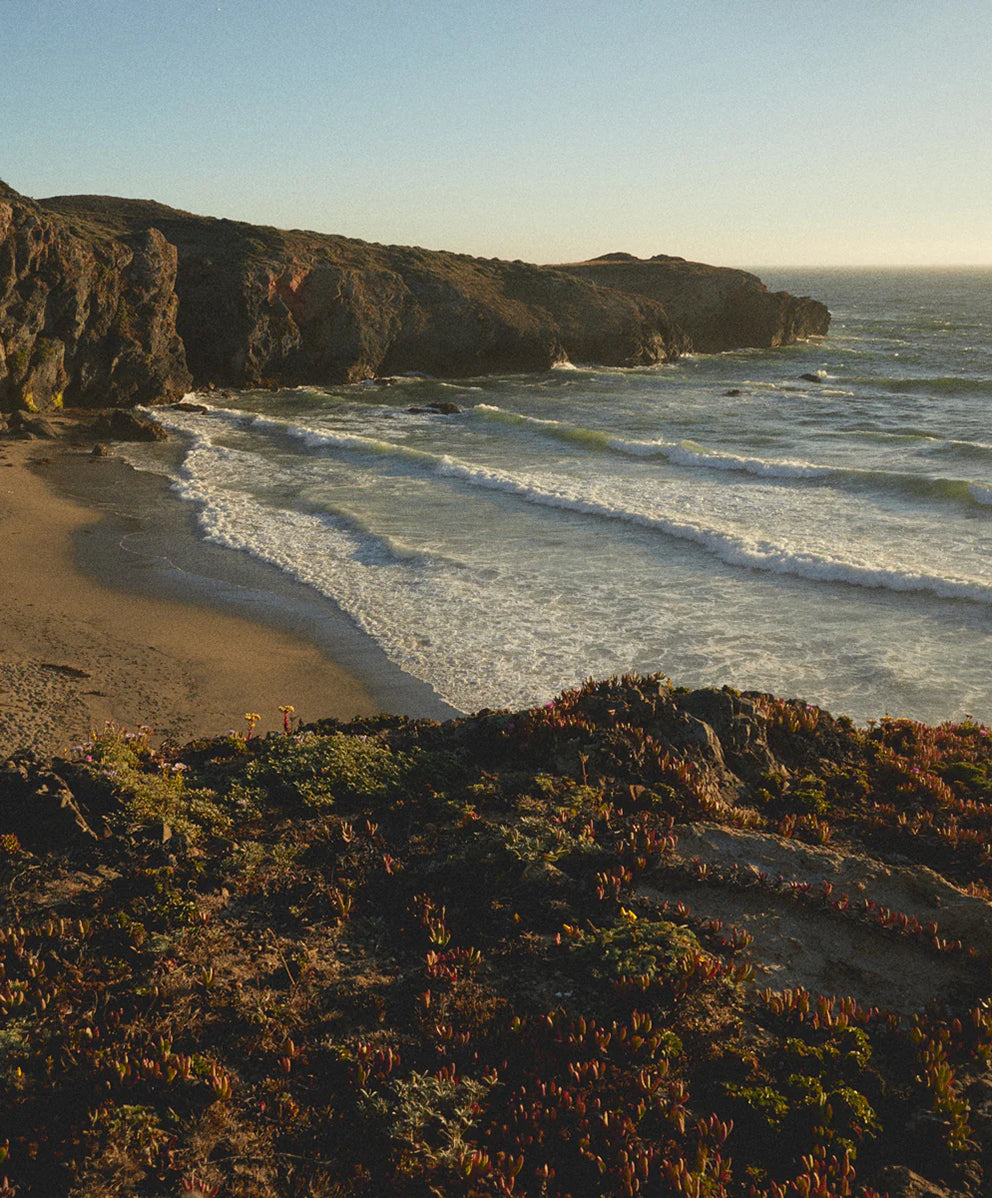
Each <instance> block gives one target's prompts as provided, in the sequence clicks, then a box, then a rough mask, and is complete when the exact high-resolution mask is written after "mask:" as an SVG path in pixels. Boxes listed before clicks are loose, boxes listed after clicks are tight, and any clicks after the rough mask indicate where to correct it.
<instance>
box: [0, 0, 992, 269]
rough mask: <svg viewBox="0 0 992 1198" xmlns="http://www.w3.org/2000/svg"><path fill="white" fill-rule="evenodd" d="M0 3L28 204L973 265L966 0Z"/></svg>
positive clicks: (412, 238) (984, 256)
mask: <svg viewBox="0 0 992 1198" xmlns="http://www.w3.org/2000/svg"><path fill="white" fill-rule="evenodd" d="M0 15H2V17H3V22H2V32H0V47H2V48H3V50H4V52H5V61H7V62H8V64H9V69H8V70H7V71H6V72H5V73H4V80H3V83H2V84H0V96H2V97H3V103H4V112H5V128H6V133H7V136H6V146H5V152H4V154H3V156H2V158H0V177H2V178H4V179H5V180H6V182H7V183H9V185H10V186H12V187H14V188H15V189H16V190H18V191H20V192H21V193H22V194H25V195H28V196H32V197H35V198H43V197H45V196H51V195H59V194H63V195H64V194H85V193H91V194H102V195H120V196H126V197H129V198H139V197H140V198H148V199H155V200H157V201H159V202H160V203H163V204H168V205H170V206H172V207H176V208H182V209H185V210H187V211H192V212H196V213H199V214H202V215H206V216H216V217H228V218H230V219H235V220H243V221H248V222H250V223H254V224H268V225H274V226H276V227H279V228H287V229H288V228H301V229H311V230H314V231H318V232H326V233H336V234H341V235H343V236H347V237H353V238H357V239H360V240H364V241H371V242H380V243H384V244H396V245H421V246H425V247H429V248H432V249H443V250H450V251H454V252H460V253H468V254H472V255H475V256H479V257H500V258H508V259H514V258H521V259H524V260H527V261H531V262H535V261H540V262H548V263H552V262H568V261H577V260H582V259H586V258H590V257H595V256H597V255H600V254H603V253H608V252H613V251H616V250H624V251H625V252H628V253H633V254H636V255H637V256H639V257H650V256H651V255H653V254H656V253H667V254H674V255H678V256H680V257H684V258H687V259H689V260H694V261H701V262H714V263H718V264H720V265H743V264H752V263H755V262H772V263H774V264H775V266H774V268H776V269H785V268H788V269H801V268H804V267H808V266H809V264H810V263H816V264H817V265H818V266H819V267H833V266H836V267H848V266H871V267H886V266H892V267H924V266H926V267H939V266H950V267H966V266H976V267H982V266H985V265H988V264H992V221H990V220H989V217H988V196H989V195H990V194H992V139H990V138H988V137H987V136H985V135H984V134H985V131H986V130H987V125H988V119H987V118H988V117H989V115H992V84H990V82H989V78H988V72H987V63H988V61H989V57H990V50H992V17H990V13H989V10H988V6H987V2H986V0H948V2H947V3H945V4H944V5H943V6H941V7H940V8H932V7H929V6H928V7H927V8H926V9H924V8H923V7H922V6H918V5H917V4H916V3H915V0H908V2H907V3H905V4H903V5H901V6H900V7H899V8H898V10H897V11H894V10H893V9H892V8H890V7H889V6H865V5H864V4H863V3H862V2H861V0H836V2H835V3H834V4H832V5H831V6H829V7H825V6H822V5H820V4H816V3H813V2H812V0H753V2H751V3H748V4H740V3H738V4H733V3H730V0H702V2H701V3H693V4H689V3H686V2H678V3H676V2H674V0H659V2H657V3H646V2H643V0H632V2H630V3H624V4H621V5H617V4H616V3H615V0H613V2H607V0H585V2H576V0H573V2H572V3H565V0H543V2H542V3H540V4H538V3H537V2H536V0H507V2H506V3H504V4H502V5H501V6H499V7H498V9H497V8H495V7H492V6H489V5H485V4H483V3H481V0H438V3H437V4H435V5H434V6H432V7H431V8H430V9H427V8H425V6H423V5H416V4H413V3H410V2H409V0H369V2H367V3H365V4H363V5H362V6H353V5H347V6H345V5H343V4H337V3H316V2H315V0H284V3H283V4H282V5H281V6H279V7H278V8H274V7H271V6H264V7H263V6H257V5H254V4H251V3H248V2H247V0H238V2H234V0H163V2H162V3H160V4H158V5H155V6H154V7H152V6H144V5H139V4H138V3H137V0H0ZM26 80H30V81H31V86H30V87H29V86H26V84H25V81H26ZM752 269H753V267H752Z"/></svg>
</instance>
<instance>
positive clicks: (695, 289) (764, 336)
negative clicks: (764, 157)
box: [553, 254, 830, 354]
mask: <svg viewBox="0 0 992 1198" xmlns="http://www.w3.org/2000/svg"><path fill="white" fill-rule="evenodd" d="M553 269H555V270H558V271H564V272H566V273H568V274H571V275H573V276H574V277H575V278H579V279H583V280H586V281H589V282H593V283H596V284H597V285H598V286H600V287H609V288H611V289H613V290H615V291H622V292H624V293H625V294H627V295H638V296H645V297H647V298H649V299H653V300H657V302H658V303H660V304H661V305H662V306H663V307H664V309H665V311H666V312H667V313H668V316H669V319H670V320H672V321H673V322H674V324H675V325H676V326H677V327H678V328H679V329H680V330H681V332H682V333H683V334H684V336H685V341H686V344H687V345H688V347H689V348H691V349H692V350H693V351H695V352H696V353H702V354H712V353H720V352H721V351H722V350H726V349H743V348H746V347H749V346H756V347H772V346H776V345H788V344H790V343H791V342H793V341H798V340H802V339H804V338H806V337H815V336H822V335H823V334H824V333H826V331H827V328H828V327H829V325H830V313H829V312H828V311H827V309H826V307H825V306H824V305H823V304H821V303H819V302H818V301H817V300H814V299H809V298H808V297H804V298H801V299H800V298H797V297H796V296H794V295H790V294H789V293H788V292H787V291H769V290H768V288H767V287H766V286H765V285H764V283H762V282H761V280H760V279H759V278H758V277H757V276H756V275H752V274H749V273H748V272H747V271H744V270H732V269H728V268H726V267H719V266H706V265H704V264H703V263H701V262H686V260H685V259H684V258H673V257H670V256H669V255H667V254H657V255H656V256H655V257H653V258H647V259H644V258H635V257H633V256H632V255H631V254H605V255H604V256H603V257H601V258H594V259H592V260H591V261H589V262H575V263H569V264H568V265H564V266H557V267H554V268H553Z"/></svg>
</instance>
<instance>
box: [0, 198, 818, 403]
mask: <svg viewBox="0 0 992 1198" xmlns="http://www.w3.org/2000/svg"><path fill="white" fill-rule="evenodd" d="M621 258H623V260H622V261H621V260H620V259H621ZM828 319H829V315H828V314H827V313H826V309H825V308H823V306H822V305H820V304H816V303H815V302H814V301H811V300H795V299H793V297H791V296H787V295H785V293H779V294H778V295H771V294H770V293H769V292H767V291H766V290H765V288H764V287H763V286H762V284H761V283H760V282H759V281H758V280H757V279H756V278H754V276H752V275H747V274H745V273H744V272H741V271H727V270H720V269H718V268H716V267H702V266H697V265H695V264H689V263H683V262H681V260H679V259H671V260H667V259H666V260H664V261H662V260H661V258H659V259H652V260H651V262H647V263H642V262H638V261H637V260H636V259H630V258H629V256H619V255H613V256H610V258H609V259H600V260H597V261H596V262H592V263H580V264H578V265H575V266H568V267H565V268H553V267H542V266H534V265H531V264H528V263H524V262H519V261H514V262H506V261H501V260H498V259H482V258H472V257H469V256H467V255H464V254H452V253H444V252H437V251H429V250H424V249H420V248H417V247H404V246H383V245H378V244H369V243H367V242H362V241H355V240H351V239H349V238H345V237H338V236H332V235H324V234H319V233H310V232H301V231H299V230H291V231H286V230H279V229H274V228H268V227H261V226H255V225H248V224H243V223H239V222H234V221H229V220H218V219H213V218H210V217H201V216H194V215H192V214H191V213H188V212H182V211H179V210H177V209H174V208H168V207H166V206H164V205H162V204H157V203H154V202H152V201H143V200H125V199H115V198H111V197H105V196H61V197H57V198H54V199H49V200H41V201H33V200H30V199H27V198H25V197H23V196H20V195H19V194H18V193H17V192H15V191H13V190H12V189H10V188H9V187H6V186H5V185H3V184H0V411H12V410H16V409H22V410H23V409H26V410H29V411H30V410H32V409H35V408H39V409H40V408H45V407H48V406H56V407H58V406H60V405H62V404H66V405H74V406H90V407H92V406H107V405H108V404H113V405H116V406H130V405H133V404H135V403H156V402H169V401H172V400H174V399H176V398H177V397H178V396H179V395H181V394H182V393H183V392H184V391H185V390H187V389H188V388H189V387H190V386H197V387H206V386H212V385H213V386H232V387H245V386H257V385H290V386H292V385H299V384H303V383H311V384H329V383H339V382H353V381H356V380H359V379H364V378H368V377H379V376H385V375H394V374H402V373H410V372H421V373H426V374H432V375H439V376H453V375H462V376H464V375H472V374H481V373H490V372H502V371H506V372H512V371H534V370H546V369H548V368H549V367H551V366H553V365H554V364H555V363H557V362H560V361H563V360H566V359H568V360H571V361H577V362H593V363H598V364H602V365H610V366H634V365H650V364H653V363H656V362H665V361H669V360H671V359H673V358H675V357H678V356H679V354H681V353H683V352H686V351H687V350H697V351H700V350H703V351H705V350H709V349H723V348H727V347H728V346H730V345H777V344H781V343H784V342H787V341H789V340H794V339H795V338H796V337H803V336H807V335H809V334H810V333H817V332H823V331H825V328H826V323H827V321H828Z"/></svg>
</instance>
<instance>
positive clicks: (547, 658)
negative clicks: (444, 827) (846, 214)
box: [121, 268, 992, 723]
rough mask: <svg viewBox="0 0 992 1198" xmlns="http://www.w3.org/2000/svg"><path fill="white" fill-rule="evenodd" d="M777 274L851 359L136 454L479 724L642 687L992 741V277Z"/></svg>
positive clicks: (742, 369)
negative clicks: (660, 680)
mask: <svg viewBox="0 0 992 1198" xmlns="http://www.w3.org/2000/svg"><path fill="white" fill-rule="evenodd" d="M756 273H758V274H759V275H760V277H761V278H762V279H763V280H764V282H765V283H766V284H767V285H768V286H769V288H770V289H772V290H778V289H785V290H788V291H791V292H793V293H794V294H797V295H812V296H813V297H814V298H816V299H819V300H821V301H823V302H824V303H826V304H827V306H828V307H829V308H830V310H831V313H832V316H833V319H832V323H831V327H830V332H829V334H828V336H826V337H825V338H822V339H817V340H815V341H811V342H808V343H803V344H799V345H795V346H789V347H784V348H780V349H773V350H745V351H739V352H729V353H723V354H717V355H710V356H698V357H697V356H691V357H686V358H683V359H681V360H680V361H678V362H675V363H672V364H668V365H664V366H657V367H652V368H636V369H612V368H603V367H596V366H588V365H585V364H583V363H581V362H575V363H572V364H570V365H566V366H563V367H561V368H558V369H555V370H552V371H549V372H547V373H543V374H529V375H499V376H487V377H482V378H469V379H459V380H445V381H440V380H435V379H430V378H424V377H410V378H402V379H396V380H393V381H391V382H388V383H378V382H368V383H363V384H355V385H351V386H336V387H301V388H295V389H291V390H279V391H241V392H230V391H227V392H223V393H219V392H210V393H206V394H199V395H196V396H195V397H189V398H195V399H196V400H197V401H198V402H202V403H204V404H206V405H208V407H209V410H208V412H207V413H206V414H200V413H194V412H182V411H176V410H171V409H170V410H161V409H156V410H155V411H154V415H155V417H156V418H157V419H159V420H161V421H162V423H163V424H164V425H165V426H166V427H167V428H168V429H169V430H170V432H171V433H172V434H173V438H174V439H173V441H172V442H170V443H166V444H160V445H159V444H156V445H129V446H127V447H126V448H125V447H122V449H121V452H122V453H124V454H126V456H127V458H128V460H129V461H130V462H131V464H132V465H133V466H135V467H136V468H137V469H139V470H141V471H151V472H154V473H158V474H163V475H166V476H167V477H168V478H169V479H170V480H171V485H172V487H173V489H174V491H175V493H176V494H177V495H178V496H179V497H180V498H181V499H182V500H183V501H185V502H186V503H188V504H190V505H192V506H193V509H194V510H195V513H196V527H197V530H198V535H199V536H200V537H202V538H204V539H206V540H208V541H211V542H214V543H217V544H220V545H224V546H227V547H229V548H230V549H233V550H235V551H237V552H238V553H241V554H248V555H253V556H254V557H256V558H259V559H261V560H262V561H265V562H267V563H270V564H271V565H273V566H275V567H278V569H279V570H280V571H283V572H284V573H285V574H287V575H289V576H291V577H292V578H294V579H296V580H298V581H299V582H301V583H303V584H305V585H306V586H307V587H309V588H312V589H313V590H314V591H315V592H318V593H320V594H321V595H323V596H325V597H326V598H327V600H329V601H333V603H334V604H337V605H338V606H339V607H340V609H341V610H342V611H343V612H344V613H345V614H346V615H347V616H348V617H349V618H350V620H351V621H353V623H354V624H355V625H356V626H357V627H358V628H360V629H361V630H363V631H364V632H365V633H366V634H367V635H368V636H369V637H371V638H372V639H373V640H374V641H375V642H376V643H377V644H378V646H379V647H381V649H382V650H383V651H384V652H385V654H386V655H387V656H388V658H389V659H391V661H392V662H394V663H395V664H396V665H397V666H398V667H400V669H401V670H403V671H405V672H406V673H407V674H409V675H412V676H413V677H415V678H417V679H420V680H422V681H423V682H426V683H427V684H429V685H430V686H431V687H432V688H433V689H434V691H435V692H436V693H437V695H438V696H439V697H440V698H441V699H443V700H445V701H446V702H447V703H449V704H451V705H452V706H453V707H455V708H458V709H460V710H462V711H477V710H479V709H480V708H483V707H492V708H501V707H510V708H516V707H521V706H529V705H533V704H537V703H543V702H547V701H549V700H550V699H552V698H553V697H554V695H555V694H556V693H558V692H559V691H561V690H563V689H565V688H568V687H571V686H574V685H576V684H579V683H581V682H582V681H584V680H585V679H587V678H590V677H597V678H598V677H606V676H609V675H612V674H623V673H626V672H628V671H638V672H643V673H655V672H661V673H663V674H666V675H668V676H669V677H671V678H672V680H673V681H674V682H676V683H678V684H682V685H687V686H723V685H730V686H733V687H736V688H738V689H741V690H762V691H772V692H774V693H776V694H778V695H781V696H783V697H795V698H801V699H804V700H805V701H806V702H808V703H813V704H817V705H819V706H821V707H825V708H827V709H828V710H829V711H831V712H833V713H834V714H835V715H847V716H850V717H851V718H853V719H854V720H855V721H856V722H858V723H865V722H866V721H868V720H870V719H875V718H878V717H881V716H883V715H885V714H890V715H893V716H908V717H912V718H915V719H919V720H923V721H926V722H929V723H938V722H941V721H943V720H948V719H960V718H962V717H963V716H965V715H966V714H968V715H971V716H974V717H975V718H976V719H980V720H983V721H986V722H988V721H992V558H990V544H992V269H988V268H983V269H974V270H949V269H948V270H929V271H921V270H908V269H907V270H868V269H859V270H850V269H831V270H825V269H816V270H814V269H809V270H796V269H789V270H769V269H763V270H759V271H757V272H756ZM804 376H811V377H804ZM439 403H444V404H455V405H457V407H458V409H459V410H458V411H457V412H456V413H452V414H441V413H438V412H432V411H425V410H423V409H425V408H427V406H428V405H430V404H439ZM414 408H419V409H421V410H420V411H417V412H413V411H411V410H410V409H414Z"/></svg>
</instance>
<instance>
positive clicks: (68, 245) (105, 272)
mask: <svg viewBox="0 0 992 1198" xmlns="http://www.w3.org/2000/svg"><path fill="white" fill-rule="evenodd" d="M176 268H177V255H176V249H175V246H173V245H170V244H169V242H168V241H166V239H165V238H164V237H163V236H162V234H161V233H160V232H158V231H157V230H156V229H153V228H143V229H135V230H134V231H131V232H128V233H127V234H125V235H122V236H118V237H112V236H110V235H108V234H107V233H106V232H105V231H103V230H102V229H99V228H97V227H96V226H95V225H92V224H90V223H89V222H84V221H82V220H66V219H63V218H61V217H59V216H57V215H55V214H52V213H49V212H47V211H46V210H45V209H44V207H43V206H42V205H39V204H36V203H34V202H33V201H31V200H28V199H25V198H24V197H23V196H20V195H18V194H17V193H16V192H15V191H12V190H11V189H10V188H8V187H6V186H5V185H4V184H3V183H0V410H3V411H13V410H15V409H18V408H20V409H27V410H31V409H33V408H35V407H38V408H42V407H48V406H51V405H54V406H56V407H57V406H60V405H61V404H62V403H65V404H68V405H86V406H88V405H100V404H106V403H108V402H111V401H112V402H114V403H117V404H135V403H148V402H155V401H156V400H158V399H160V398H162V397H163V396H171V395H175V394H177V393H181V392H182V391H183V390H185V389H186V388H188V387H189V385H190V382H191V378H190V374H189V371H188V369H187V367H186V356H185V353H184V350H183V343H182V341H181V340H180V338H179V336H178V334H177V332H176V326H175V320H176V310H177V308H178V304H179V301H178V298H177V296H176V291H175V282H176Z"/></svg>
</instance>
